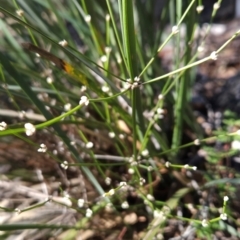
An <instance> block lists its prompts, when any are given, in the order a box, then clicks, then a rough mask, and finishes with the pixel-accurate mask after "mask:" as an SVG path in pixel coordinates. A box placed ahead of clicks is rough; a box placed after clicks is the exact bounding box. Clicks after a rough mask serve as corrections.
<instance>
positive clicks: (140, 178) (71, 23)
mask: <svg viewBox="0 0 240 240" xmlns="http://www.w3.org/2000/svg"><path fill="white" fill-rule="evenodd" d="M220 4H221V1H218V2H217V3H215V5H214V8H213V12H212V19H214V17H215V14H216V12H217V10H218V8H219V7H220ZM203 9H204V6H203V5H202V3H201V1H194V0H193V1H186V2H185V1H165V3H164V4H163V5H162V2H160V1H159V2H158V1H135V2H133V1H128V0H121V1H118V2H114V1H107V0H106V1H84V0H82V1H75V0H73V1H55V0H51V1H37V0H35V1H5V2H4V3H1V2H0V12H1V20H0V21H1V22H0V23H1V30H2V31H1V35H2V37H1V39H0V41H1V54H0V59H1V83H2V84H1V99H2V100H1V101H2V103H1V104H2V105H1V109H2V110H1V111H0V112H1V118H2V120H1V124H0V128H1V132H0V135H1V143H0V144H1V146H2V147H1V151H2V156H3V158H2V159H1V160H0V163H1V165H2V166H9V167H8V168H4V169H7V170H5V171H4V172H3V173H4V176H3V177H2V179H1V183H0V184H1V190H2V191H1V192H2V197H1V199H2V201H1V203H0V207H1V212H2V214H3V215H4V216H5V217H4V218H3V219H2V220H1V224H0V230H1V231H3V232H2V236H4V237H5V239H7V238H8V237H10V236H14V235H19V234H20V235H21V236H22V237H23V238H22V239H40V238H48V237H49V239H50V236H55V237H57V238H61V239H78V238H83V239H91V237H92V238H94V237H99V239H107V238H109V239H112V238H113V237H114V238H117V239H151V240H152V239H162V238H165V239H170V237H173V236H183V235H184V236H185V237H189V236H192V237H194V236H198V237H199V238H201V237H203V236H204V237H205V238H209V239H212V237H213V235H214V232H215V231H217V230H227V231H229V232H231V234H233V235H235V236H237V235H238V233H237V230H234V227H233V226H234V222H235V219H234V218H232V216H231V211H230V210H228V208H227V202H228V200H229V197H228V196H227V195H229V194H232V195H231V196H232V197H234V189H233V188H231V189H230V188H229V189H226V187H225V186H224V183H225V182H221V181H219V182H218V180H216V179H219V175H218V173H217V172H216V173H215V174H214V175H211V173H212V166H211V164H210V165H208V166H207V167H206V166H204V167H201V168H198V166H195V165H193V164H191V163H189V162H188V161H187V159H186V156H189V155H194V154H197V152H198V151H199V150H201V149H202V147H203V146H204V145H205V144H207V143H209V142H214V141H216V139H217V138H218V135H214V134H213V135H211V136H206V134H205V133H204V131H203V130H202V128H201V127H200V126H199V124H198V123H197V121H196V119H195V117H194V115H193V111H192V109H191V107H190V104H189V102H190V100H191V89H192V86H193V84H194V80H195V72H196V66H198V65H199V64H201V63H203V62H206V61H217V60H218V58H219V57H221V51H222V50H223V49H224V48H226V47H227V45H228V43H230V42H231V41H233V39H234V38H236V37H237V36H238V34H239V32H236V33H235V34H234V35H233V36H232V38H231V39H229V40H228V41H226V42H223V43H222V45H221V47H219V48H217V49H215V51H212V52H211V53H210V54H209V55H206V56H205V57H202V58H200V57H199V53H200V52H201V51H202V50H203V49H204V48H205V47H206V45H205V40H206V38H207V36H208V33H209V31H210V29H211V24H209V25H207V28H206V29H205V31H204V32H202V31H201V28H200V27H199V26H198V19H199V16H200V14H201V12H202V10H203ZM210 22H211V20H210ZM166 49H168V50H169V53H167V51H166ZM238 132H239V130H236V131H234V132H232V133H224V135H225V136H230V137H233V136H237V135H238ZM186 133H188V134H186ZM186 139H187V140H186ZM200 165H201V164H200ZM203 165H204V164H203ZM210 175H211V176H210ZM213 192H214V193H213ZM211 197H212V199H209V198H211ZM229 214H230V216H231V217H230V218H231V221H230V220H229V221H226V220H227V219H228V215H229ZM29 229H31V231H30V230H29ZM43 229H44V230H43ZM169 229H170V231H169ZM229 229H231V230H229ZM10 230H11V231H10ZM13 230H14V231H13ZM18 230H21V231H20V232H19V231H18ZM189 239H190V238H189ZM191 239H193V238H191Z"/></svg>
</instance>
